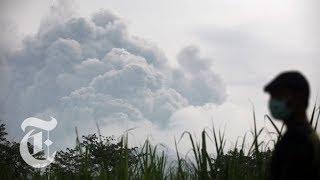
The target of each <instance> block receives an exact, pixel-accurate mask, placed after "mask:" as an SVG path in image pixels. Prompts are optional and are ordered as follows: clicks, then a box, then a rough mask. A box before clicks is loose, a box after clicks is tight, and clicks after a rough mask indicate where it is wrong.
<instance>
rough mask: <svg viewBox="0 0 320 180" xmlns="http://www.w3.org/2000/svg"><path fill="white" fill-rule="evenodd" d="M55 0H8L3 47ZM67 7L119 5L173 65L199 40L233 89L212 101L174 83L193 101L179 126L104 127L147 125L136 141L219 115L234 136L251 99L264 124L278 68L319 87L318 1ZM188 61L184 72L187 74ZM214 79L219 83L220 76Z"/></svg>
mask: <svg viewBox="0 0 320 180" xmlns="http://www.w3.org/2000/svg"><path fill="white" fill-rule="evenodd" d="M55 3H56V2H55V1H53V0H51V1H49V0H28V1H18V0H14V1H8V0H4V1H1V19H0V20H1V22H0V24H1V26H2V27H1V29H3V30H2V34H1V39H2V40H3V41H2V43H1V46H0V47H6V48H7V49H9V50H12V49H16V48H17V47H21V46H20V45H21V40H22V39H24V38H25V37H26V36H34V34H36V33H37V32H38V29H39V27H40V23H41V21H42V19H44V18H49V19H50V17H51V16H53V15H52V14H48V12H49V10H50V8H51V7H52V6H54V4H55ZM66 6H67V8H65V6H63V7H59V8H58V10H57V11H58V14H59V12H60V11H61V12H60V13H61V14H63V15H64V16H74V17H87V18H90V17H91V16H92V14H94V13H96V12H98V11H99V10H101V9H107V10H109V11H112V12H114V13H115V14H117V15H118V16H119V17H121V19H122V22H123V23H125V24H126V27H127V28H128V33H129V34H131V35H133V36H137V37H139V38H142V39H144V40H146V41H148V42H151V43H153V44H155V45H156V46H157V47H158V48H159V49H160V50H161V51H162V52H163V54H164V55H165V56H166V57H167V59H168V62H169V64H170V66H171V67H173V68H175V67H179V66H181V63H183V62H180V64H179V58H177V55H178V54H179V53H181V52H182V49H184V48H185V47H186V46H189V45H192V46H195V47H196V48H198V50H199V54H198V55H199V56H200V57H198V56H197V55H195V58H196V59H199V61H204V63H205V64H206V63H208V62H207V61H209V64H212V66H210V70H206V71H207V73H209V75H210V76H211V75H212V77H216V75H217V76H218V77H220V78H221V79H222V81H223V84H224V86H225V88H226V94H227V96H226V99H225V100H224V101H223V103H222V104H221V103H217V102H218V101H216V102H215V101H214V100H213V101H214V102H213V104H211V105H208V104H207V105H200V106H199V105H198V104H197V103H192V101H193V100H192V97H191V99H190V98H189V96H192V93H194V92H196V91H195V90H197V89H195V90H194V89H192V88H190V91H188V92H180V91H179V88H184V89H188V88H186V87H187V85H185V84H181V85H177V86H179V87H175V86H170V87H171V88H174V89H176V90H177V91H178V92H179V93H180V94H182V95H183V97H185V98H187V100H188V101H190V103H189V104H188V105H187V106H183V105H181V107H183V108H177V111H174V112H173V113H172V114H171V117H170V120H169V122H168V123H171V124H172V125H173V126H174V127H175V128H173V129H171V131H170V130H163V129H159V127H157V125H155V124H154V122H152V121H151V123H150V121H148V120H142V121H139V122H138V123H137V122H127V123H125V127H124V125H123V124H113V125H108V126H106V127H104V129H105V133H106V134H107V135H110V134H113V133H114V134H116V133H117V132H118V131H119V129H121V130H123V129H125V128H127V127H131V126H144V128H145V129H146V130H145V131H144V132H141V131H137V132H135V133H134V134H135V136H136V137H137V139H138V140H137V141H139V139H144V137H145V136H146V135H150V136H153V138H154V140H155V141H156V142H162V141H164V139H167V138H170V139H172V140H173V138H171V137H168V136H177V134H179V133H181V132H182V131H183V130H191V131H194V132H197V133H199V131H200V130H201V129H203V128H204V127H206V126H210V125H211V122H212V118H213V121H214V123H216V124H218V126H220V127H221V128H223V127H225V126H226V131H227V132H230V136H231V137H232V138H233V139H235V138H236V136H241V135H243V133H244V132H246V131H247V130H249V129H250V128H251V126H252V115H251V110H252V108H251V103H250V101H252V103H253V104H254V105H255V108H256V111H257V116H258V120H259V125H260V126H264V125H265V122H264V121H263V115H264V114H266V113H268V110H267V108H266V105H267V100H268V96H267V95H266V94H264V93H263V92H262V88H263V86H264V85H265V84H266V83H267V82H268V81H269V80H271V78H273V77H274V76H275V75H277V74H278V73H279V72H281V71H283V70H291V69H294V70H300V71H301V72H302V73H303V74H305V75H306V76H307V78H308V79H309V80H310V84H311V89H312V97H311V101H310V102H311V103H312V104H313V102H314V101H315V96H316V94H317V91H319V85H320V84H319V78H318V77H319V71H318V69H317V68H316V67H317V66H319V65H320V62H319V60H318V58H319V56H320V50H319V47H320V46H319V41H318V40H319V35H318V34H317V33H318V32H319V31H318V30H319V24H317V23H318V22H319V21H318V19H317V17H318V16H317V15H318V14H317V13H316V7H319V6H318V4H317V2H316V1H311V0H310V1H303V2H302V1H298V0H297V1H296V0H285V1H278V0H266V1H255V0H244V1H237V0H224V1H215V0H199V1H191V0H176V1H172V0H162V1H155V0H135V1H128V0H127V1H125V0H90V1H75V2H74V3H70V4H69V5H66ZM3 25H4V26H3ZM8 37H10V38H8ZM6 48H4V49H6ZM189 50H190V49H189ZM191 51H192V50H191ZM4 52H7V51H4ZM4 52H1V53H2V54H4ZM190 62H191V63H192V60H190ZM187 66H188V65H186V69H185V70H182V72H184V73H187V71H188V70H187ZM189 67H195V66H192V64H191V66H189ZM200 67H201V66H200ZM182 69H183V68H182ZM209 71H210V72H209ZM190 73H191V72H190ZM191 74H192V73H191ZM193 76H194V78H201V76H199V77H198V76H196V75H193ZM177 78H178V77H177ZM208 79H209V77H208ZM208 82H217V83H218V84H219V83H220V81H215V80H214V79H212V80H210V81H209V80H208ZM192 85H196V84H192ZM217 86H220V85H217ZM209 90H215V91H217V92H220V90H216V89H215V87H208V91H209ZM0 92H1V91H0ZM204 93H205V91H204ZM194 96H196V95H194ZM0 98H1V97H0ZM179 102H180V101H179ZM208 103H210V102H208ZM57 106H58V105H57ZM179 107H180V106H179ZM153 115H156V114H153ZM144 116H147V115H144ZM152 117H153V116H152ZM160 119H161V118H160ZM58 120H59V119H58ZM142 124H143V125H142ZM12 129H14V127H12ZM83 131H85V130H83Z"/></svg>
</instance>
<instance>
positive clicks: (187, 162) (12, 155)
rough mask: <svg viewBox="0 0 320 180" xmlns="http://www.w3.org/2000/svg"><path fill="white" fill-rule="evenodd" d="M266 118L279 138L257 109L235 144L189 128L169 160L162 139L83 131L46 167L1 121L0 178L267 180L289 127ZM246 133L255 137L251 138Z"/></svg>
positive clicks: (316, 116)
mask: <svg viewBox="0 0 320 180" xmlns="http://www.w3.org/2000/svg"><path fill="white" fill-rule="evenodd" d="M319 116H320V112H319V107H318V106H317V105H314V107H313V111H312V114H311V117H310V123H311V125H312V126H313V127H314V129H316V128H317V126H318V121H319ZM265 118H266V119H267V120H268V121H269V122H270V124H271V125H272V127H273V128H274V133H275V134H276V138H275V139H270V140H268V141H267V142H266V140H262V138H261V134H262V133H263V132H264V128H257V125H256V116H255V113H254V111H253V131H252V132H251V134H250V136H251V137H249V138H247V137H246V136H244V137H243V138H242V141H241V142H240V141H238V142H235V146H234V147H233V148H230V149H226V148H225V144H226V139H225V134H224V133H222V132H221V131H219V130H216V129H215V128H214V127H212V128H211V129H210V130H203V131H202V133H201V138H200V139H196V138H195V137H194V136H193V135H192V134H191V133H190V132H184V133H183V134H182V135H181V137H180V138H179V139H176V140H175V144H176V146H175V147H176V148H175V151H176V158H175V160H174V161H172V162H168V156H167V154H165V152H164V151H161V150H159V145H152V144H151V142H149V141H148V140H146V141H145V143H144V145H143V146H142V147H133V148H129V147H128V144H129V142H128V141H129V139H128V135H127V134H125V135H123V136H122V137H121V140H120V141H117V140H115V139H114V138H112V137H104V136H102V135H101V134H100V132H98V135H96V134H92V135H88V136H83V137H82V138H80V137H78V138H77V140H76V142H77V146H76V147H74V148H69V149H67V150H65V151H60V152H59V153H58V154H57V156H56V161H55V163H53V164H51V165H50V166H48V167H47V168H46V169H43V170H41V171H40V170H37V169H33V168H31V167H30V166H28V165H26V164H25V163H24V162H23V160H22V159H21V157H20V155H19V148H18V147H19V144H18V143H15V142H9V141H7V140H6V138H5V137H6V133H5V125H1V128H0V137H1V139H0V142H1V143H0V144H1V152H2V159H1V164H0V166H1V167H0V173H1V174H0V179H44V180H47V179H112V180H113V179H115V180H117V179H118V180H127V179H137V180H138V179H139V180H140V179H142V180H162V179H179V180H180V179H181V180H187V179H203V180H205V179H218V180H251V179H252V180H253V179H257V180H258V179H259V180H263V179H266V177H267V170H268V163H269V160H270V157H271V154H272V150H270V148H272V147H273V144H274V143H276V142H277V141H278V140H279V139H280V138H281V134H282V131H283V129H284V128H283V126H282V127H277V126H276V125H275V123H274V122H273V120H272V119H271V118H270V117H269V116H267V115H266V116H265ZM209 131H211V132H209ZM209 134H211V135H209ZM185 138H186V139H187V140H189V141H190V151H189V153H188V155H183V156H182V155H181V153H179V148H178V145H177V144H178V142H179V141H180V140H181V139H185ZM246 139H252V140H250V141H251V142H246ZM209 141H211V142H213V144H214V146H215V147H214V151H213V152H208V145H207V144H208V142H209ZM245 144H249V147H247V146H245ZM42 156H43V154H39V157H42Z"/></svg>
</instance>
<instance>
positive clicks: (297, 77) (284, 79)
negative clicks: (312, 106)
mask: <svg viewBox="0 0 320 180" xmlns="http://www.w3.org/2000/svg"><path fill="white" fill-rule="evenodd" d="M280 89H288V90H289V91H291V92H292V93H293V94H296V95H297V98H301V101H302V103H303V104H302V105H303V107H304V108H305V109H306V108H307V107H308V105H309V96H310V86H309V83H308V81H307V79H306V78H305V77H304V76H303V75H302V74H301V73H300V72H298V71H286V72H283V73H281V74H279V75H278V76H276V77H275V78H274V79H273V80H272V81H271V82H270V83H268V84H267V85H266V86H265V87H264V91H265V92H268V93H272V92H275V91H278V90H280Z"/></svg>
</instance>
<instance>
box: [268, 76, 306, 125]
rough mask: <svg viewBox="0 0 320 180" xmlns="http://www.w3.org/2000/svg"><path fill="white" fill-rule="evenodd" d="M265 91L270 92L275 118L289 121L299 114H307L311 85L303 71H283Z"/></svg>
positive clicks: (270, 104) (271, 108)
mask: <svg viewBox="0 0 320 180" xmlns="http://www.w3.org/2000/svg"><path fill="white" fill-rule="evenodd" d="M264 91H265V92H267V93H269V94H270V100H269V109H270V112H271V115H272V116H273V117H274V118H275V119H279V120H283V121H284V122H287V121H288V120H290V119H292V117H293V116H295V115H297V114H302V113H304V114H305V112H306V109H307V107H308V104H309V94H310V87H309V83H308V81H307V80H306V78H305V77H304V76H303V75H302V74H301V73H299V72H297V71H287V72H284V73H281V74H279V75H278V76H277V77H276V78H274V79H273V80H272V81H271V82H270V83H269V84H267V85H266V86H265V87H264Z"/></svg>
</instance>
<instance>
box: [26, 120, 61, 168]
mask: <svg viewBox="0 0 320 180" xmlns="http://www.w3.org/2000/svg"><path fill="white" fill-rule="evenodd" d="M56 126H57V120H56V119H55V118H53V117H51V120H50V121H44V120H41V119H38V118H35V117H30V118H27V119H25V120H24V121H23V122H22V124H21V129H22V130H23V132H25V131H26V128H27V127H33V129H30V130H29V131H28V132H27V134H26V135H25V136H24V137H23V138H22V140H21V142H20V155H21V157H22V159H23V160H24V161H25V162H26V163H27V164H28V165H30V166H32V167H34V168H43V167H46V166H48V165H49V164H50V163H52V162H53V160H54V157H55V154H56V152H53V153H52V155H51V156H50V148H49V147H50V145H51V144H52V143H53V142H52V141H51V140H50V139H49V132H50V131H51V130H53V129H54V128H55V127H56ZM35 128H39V129H41V130H44V131H46V133H47V139H46V140H45V141H44V142H43V141H42V137H43V136H42V135H43V133H42V132H37V133H34V132H35V130H36V129H35ZM29 140H33V143H31V144H33V151H32V154H31V153H30V151H29V147H28V144H29V143H28V142H29ZM42 143H43V144H45V145H46V148H45V149H46V150H47V151H46V152H47V153H46V159H36V158H35V157H34V156H33V155H35V154H37V153H39V152H41V151H45V149H43V147H42Z"/></svg>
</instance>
